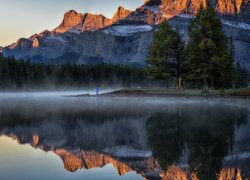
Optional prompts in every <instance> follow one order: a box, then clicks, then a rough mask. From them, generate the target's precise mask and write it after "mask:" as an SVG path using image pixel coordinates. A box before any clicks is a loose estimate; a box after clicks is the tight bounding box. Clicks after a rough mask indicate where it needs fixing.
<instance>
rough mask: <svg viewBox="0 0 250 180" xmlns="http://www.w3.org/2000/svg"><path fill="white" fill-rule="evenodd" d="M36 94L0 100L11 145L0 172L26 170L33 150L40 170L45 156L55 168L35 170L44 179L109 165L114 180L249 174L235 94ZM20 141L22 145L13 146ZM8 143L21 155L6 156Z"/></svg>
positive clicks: (1, 156) (243, 108)
mask: <svg viewBox="0 0 250 180" xmlns="http://www.w3.org/2000/svg"><path fill="white" fill-rule="evenodd" d="M42 99H43V100H41V99H40V100H39V101H38V99H37V98H27V99H26V98H21V99H18V98H15V99H11V100H9V101H8V102H6V101H0V102H1V103H0V117H1V120H0V133H1V136H0V144H1V147H3V148H4V147H5V145H6V142H8V143H9V144H12V149H11V150H9V151H4V149H3V150H2V151H1V150H0V161H1V163H0V176H2V177H3V178H4V176H3V175H4V174H6V173H3V171H4V170H6V169H8V167H11V169H12V170H15V169H18V168H20V167H19V166H20V164H22V166H23V167H22V168H24V167H26V168H30V169H34V168H33V167H32V166H31V164H32V163H33V162H32V160H31V159H32V158H34V157H35V159H37V160H38V159H39V162H40V163H41V164H39V165H37V164H36V166H34V167H37V168H40V169H41V171H42V170H43V169H44V168H46V165H45V164H46V162H48V163H47V166H49V167H51V169H56V170H55V171H54V172H53V173H51V174H50V173H48V174H43V177H44V178H46V179H51V178H52V177H53V178H55V177H60V174H62V173H69V174H70V175H72V176H73V175H77V176H75V178H76V179H77V177H78V178H79V179H80V177H81V178H84V177H85V178H86V177H87V175H88V173H90V174H91V173H92V175H94V174H99V173H98V172H99V171H101V170H103V174H106V175H107V174H112V173H111V171H110V170H108V167H109V166H110V165H112V166H113V167H114V168H115V170H116V174H117V176H115V177H116V178H118V179H119V177H120V178H121V179H122V178H124V179H126V177H127V178H128V179H141V178H146V179H153V178H159V179H209V180H210V179H221V180H223V179H245V178H249V177H250V169H249V164H250V146H249V143H248V142H249V141H250V133H249V131H248V129H249V127H250V122H249V109H248V104H247V103H245V102H244V103H243V102H242V101H241V100H240V101H239V102H236V101H235V100H222V99H220V100H215V101H213V102H212V101H210V100H199V99H194V100H189V99H174V98H173V99H164V101H163V99H158V98H148V99H147V98H146V99H144V100H143V102H142V100H141V99H140V98H127V99H126V101H124V99H122V98H109V99H106V98H104V97H103V98H101V99H99V98H98V99H96V98H84V99H81V98H80V99H77V100H76V99H74V98H73V99H72V98H58V99H56V100H51V98H44V97H43V98H42ZM232 104H234V106H232ZM237 104H238V105H237ZM7 137H8V138H7ZM6 139H8V140H6ZM11 139H12V140H11ZM4 140H5V141H6V142H5V141H4ZM24 147H25V148H28V149H29V150H20V149H22V148H24ZM15 150H16V151H18V153H20V154H22V155H23V154H25V155H26V156H25V157H28V158H27V159H26V160H25V161H24V160H22V159H20V158H18V155H17V154H14V155H13V152H15ZM38 151H39V153H38ZM44 152H46V153H44ZM35 153H37V154H35ZM34 154H35V155H34ZM29 157H30V159H29ZM54 158H55V159H56V160H54ZM45 159H46V162H45V164H42V162H43V161H45ZM2 162H4V163H2ZM55 162H58V163H55ZM37 163H38V162H37ZM7 164H10V165H11V166H8V165H7ZM100 168H101V169H100ZM59 169H60V171H59ZM62 169H63V171H62ZM34 172H36V171H34ZM58 172H60V173H58ZM130 173H132V175H131V174H130ZM19 175H20V174H19ZM70 175H68V176H70ZM99 175H100V174H99ZM16 176H17V175H15V173H13V174H8V177H12V179H16V178H17V177H16ZM38 176H39V173H38V174H37V173H33V174H31V175H30V177H31V179H39V178H38ZM68 176H66V177H68ZM101 176H102V175H100V176H99V178H100V177H101ZM2 177H1V178H2ZM70 177H71V176H70ZM112 177H113V176H112ZM110 178H111V177H110ZM4 179H5V178H4ZM69 179H70V178H69ZM72 179H73V178H72ZM96 179H98V177H97V178H96ZM111 179H115V178H114V177H113V178H111Z"/></svg>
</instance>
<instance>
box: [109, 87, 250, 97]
mask: <svg viewBox="0 0 250 180" xmlns="http://www.w3.org/2000/svg"><path fill="white" fill-rule="evenodd" d="M105 95H113V96H119V95H122V96H182V97H189V96H190V97H193V96H195V97H203V96H206V97H226V96H230V97H232V96H238V97H250V88H243V89H232V90H209V91H203V90H195V89H185V90H177V89H161V88H155V89H123V90H119V91H114V92H111V93H107V94H105Z"/></svg>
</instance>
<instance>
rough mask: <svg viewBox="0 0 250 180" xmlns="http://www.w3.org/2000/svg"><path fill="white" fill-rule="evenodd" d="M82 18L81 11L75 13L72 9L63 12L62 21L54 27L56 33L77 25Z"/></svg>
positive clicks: (80, 22)
mask: <svg viewBox="0 0 250 180" xmlns="http://www.w3.org/2000/svg"><path fill="white" fill-rule="evenodd" d="M83 19H84V15H83V14H81V13H77V12H76V11H74V10H70V11H68V12H66V13H65V14H64V18H63V21H62V23H61V25H60V26H59V27H58V28H56V29H55V32H56V33H64V32H66V31H68V30H70V29H72V28H73V27H76V26H78V25H81V24H82V21H83Z"/></svg>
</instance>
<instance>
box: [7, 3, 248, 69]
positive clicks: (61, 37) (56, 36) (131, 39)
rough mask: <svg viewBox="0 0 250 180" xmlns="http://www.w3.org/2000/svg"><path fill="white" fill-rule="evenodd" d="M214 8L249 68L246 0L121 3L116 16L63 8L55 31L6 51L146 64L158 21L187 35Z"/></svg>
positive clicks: (50, 58)
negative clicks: (205, 9)
mask: <svg viewBox="0 0 250 180" xmlns="http://www.w3.org/2000/svg"><path fill="white" fill-rule="evenodd" d="M201 5H202V6H204V7H207V6H213V7H215V9H216V11H217V13H218V16H220V17H221V20H222V23H223V27H224V30H225V32H226V34H227V36H228V37H230V36H232V37H233V39H234V45H235V49H236V53H235V59H236V60H240V61H241V63H242V64H243V65H245V66H246V67H247V68H248V69H249V70H250V61H249V58H248V57H249V56H250V52H249V50H248V49H249V48H250V22H249V19H250V5H249V1H247V0H217V1H208V0H174V1H173V0H149V1H146V2H145V4H144V5H143V6H141V7H139V8H138V9H136V10H135V11H133V12H132V11H129V10H126V9H124V8H123V7H119V8H118V10H117V12H116V13H115V15H114V16H113V18H111V19H109V18H106V17H104V16H102V15H94V14H89V13H85V14H81V13H77V12H75V11H73V10H72V11H69V12H67V13H65V15H64V19H63V22H62V23H61V24H60V26H58V27H57V28H55V29H54V30H53V31H44V32H42V33H40V34H35V35H33V36H31V37H30V38H28V39H24V38H22V39H20V40H18V41H17V42H16V43H14V44H12V45H10V46H7V47H5V48H4V50H3V54H4V55H5V56H15V57H16V58H17V59H21V58H24V59H28V58H29V59H31V60H32V61H33V62H48V63H65V62H67V63H78V64H86V63H99V62H107V63H121V64H133V65H144V64H145V59H146V52H147V47H148V46H149V44H150V42H151V40H152V36H153V33H154V31H155V30H156V29H157V26H158V24H159V23H161V22H162V21H164V20H168V21H169V23H170V24H171V25H172V26H173V27H174V28H175V29H179V30H180V31H181V33H182V35H183V39H184V40H186V39H187V27H188V24H189V22H190V20H191V19H192V18H193V17H194V15H195V14H196V13H197V11H198V9H199V8H200V6H201Z"/></svg>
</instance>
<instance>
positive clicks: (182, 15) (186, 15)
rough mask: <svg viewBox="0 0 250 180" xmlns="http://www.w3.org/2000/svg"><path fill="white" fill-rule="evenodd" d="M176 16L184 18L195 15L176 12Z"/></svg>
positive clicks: (190, 17)
mask: <svg viewBox="0 0 250 180" xmlns="http://www.w3.org/2000/svg"><path fill="white" fill-rule="evenodd" d="M177 17H181V18H186V19H193V18H194V17H195V16H192V15H190V14H178V15H177Z"/></svg>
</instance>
